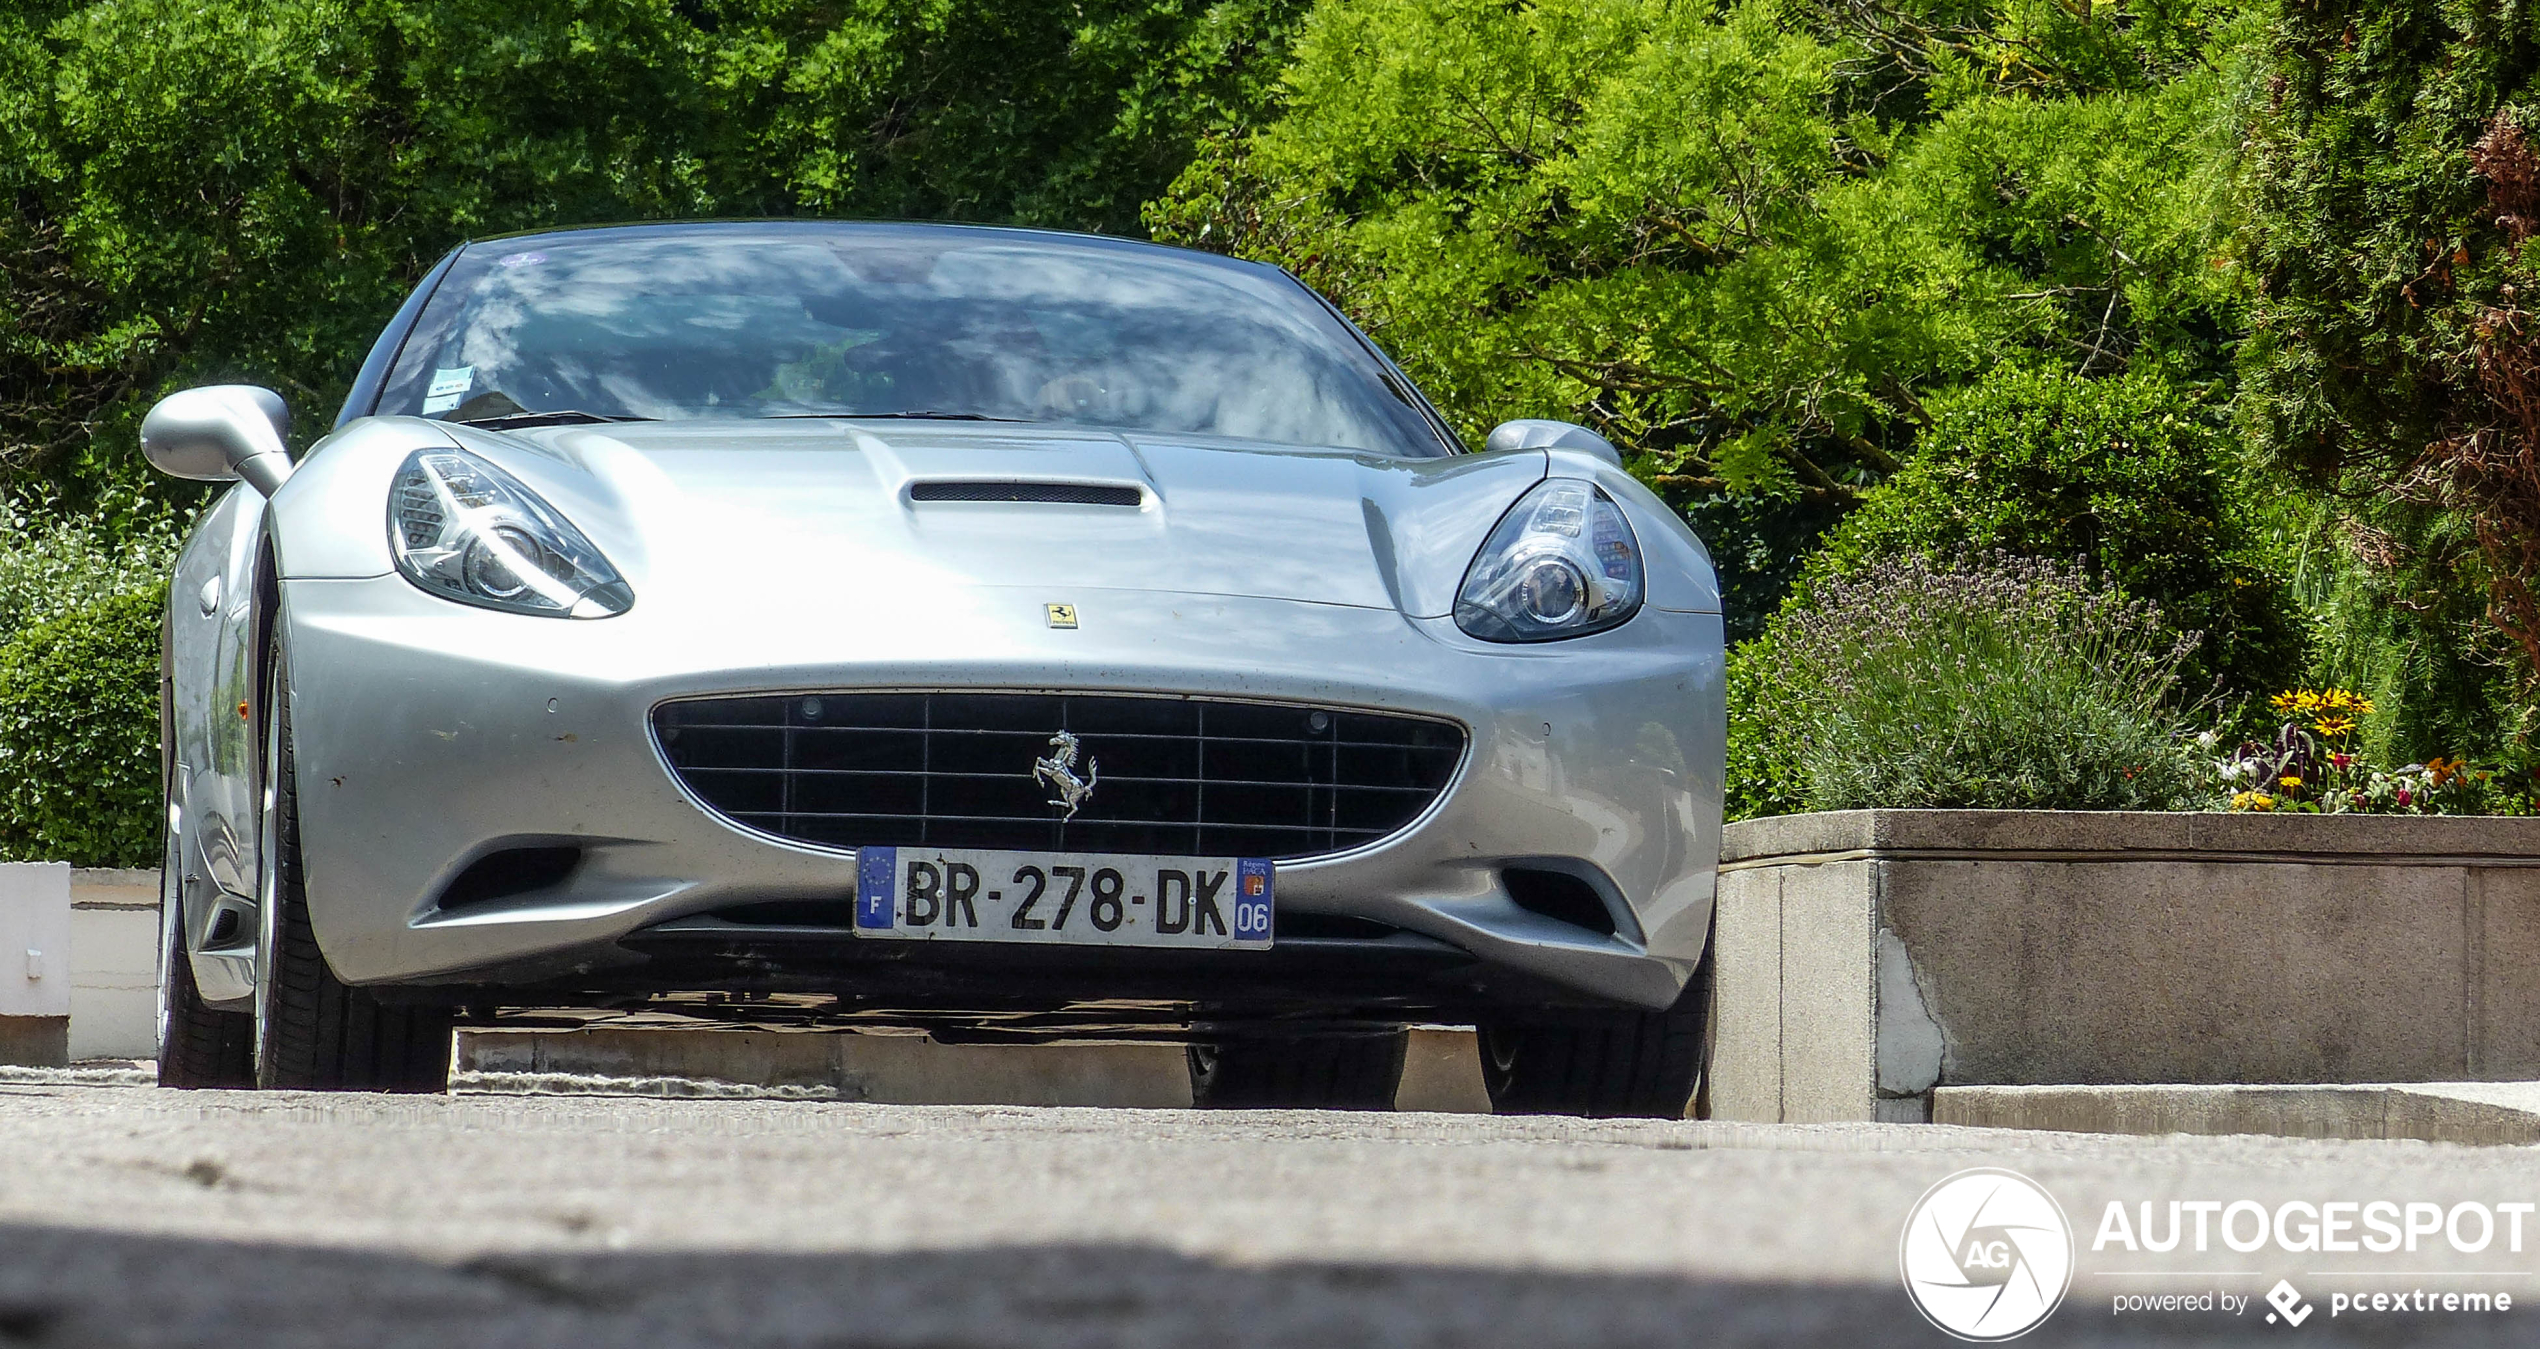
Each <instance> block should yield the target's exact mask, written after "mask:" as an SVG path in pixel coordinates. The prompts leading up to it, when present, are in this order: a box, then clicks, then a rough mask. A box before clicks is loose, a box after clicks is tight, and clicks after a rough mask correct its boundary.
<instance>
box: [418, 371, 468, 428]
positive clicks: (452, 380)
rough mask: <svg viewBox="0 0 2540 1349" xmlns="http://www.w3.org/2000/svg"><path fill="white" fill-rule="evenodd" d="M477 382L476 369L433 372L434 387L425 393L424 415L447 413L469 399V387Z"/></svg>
mask: <svg viewBox="0 0 2540 1349" xmlns="http://www.w3.org/2000/svg"><path fill="white" fill-rule="evenodd" d="M475 382H476V367H475V366H472V365H462V366H460V367H459V368H458V369H456V370H435V371H433V372H432V387H431V388H429V389H427V390H425V391H424V395H423V415H424V416H427V417H429V416H431V415H432V414H433V413H436V412H447V411H449V410H450V409H452V408H454V407H457V406H458V405H459V400H460V399H462V398H465V397H467V390H468V386H469V385H471V384H474V383H475Z"/></svg>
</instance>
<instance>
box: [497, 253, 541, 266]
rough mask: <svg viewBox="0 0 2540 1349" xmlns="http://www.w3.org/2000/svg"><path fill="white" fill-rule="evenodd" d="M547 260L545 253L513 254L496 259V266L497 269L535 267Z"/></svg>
mask: <svg viewBox="0 0 2540 1349" xmlns="http://www.w3.org/2000/svg"><path fill="white" fill-rule="evenodd" d="M546 260H547V255H546V254H544V253H511V254H507V255H505V256H503V257H499V258H496V259H494V265H495V266H497V267H535V266H537V265H538V264H539V263H542V262H545V261H546Z"/></svg>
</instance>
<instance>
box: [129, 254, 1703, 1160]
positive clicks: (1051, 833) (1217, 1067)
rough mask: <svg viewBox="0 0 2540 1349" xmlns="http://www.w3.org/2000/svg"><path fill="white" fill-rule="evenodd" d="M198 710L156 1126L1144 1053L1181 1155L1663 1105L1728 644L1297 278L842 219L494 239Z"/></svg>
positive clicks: (1549, 467) (1698, 1044) (1589, 445)
mask: <svg viewBox="0 0 2540 1349" xmlns="http://www.w3.org/2000/svg"><path fill="white" fill-rule="evenodd" d="M286 430H287V426H286V418H285V414H284V409H283V405H282V402H281V400H280V399H278V398H276V397H275V396H274V395H273V394H271V393H268V392H266V391H264V390H261V389H253V388H246V387H242V386H218V387H211V388H200V389H193V390H189V391H187V392H184V393H180V394H177V395H175V396H173V397H170V398H168V399H167V400H165V401H164V402H162V403H161V404H160V405H159V406H158V407H157V408H156V409H154V410H153V411H152V412H151V414H150V417H149V419H148V421H147V423H146V424H145V426H144V428H143V432H142V439H143V444H144V448H145V449H146V451H147V453H148V455H149V458H150V461H151V462H152V463H153V464H155V465H156V466H157V467H158V468H160V469H161V470H163V471H165V472H168V473H171V474H175V475H177V476H180V477H186V478H196V479H205V480H211V481H227V482H234V484H235V485H234V486H233V487H231V488H230V489H229V491H228V492H227V494H226V495H224V496H222V497H220V498H219V499H218V501H217V503H216V504H215V505H213V506H212V507H211V508H210V509H209V510H207V511H206V512H205V513H204V515H203V516H202V518H201V522H200V524H199V525H198V526H197V528H196V529H195V531H194V533H193V536H192V538H191V540H190V541H189V542H188V543H187V545H186V547H185V549H184V552H183V555H182V557H181V559H180V560H179V562H178V564H177V573H176V577H175V583H174V587H173V591H172V598H171V600H170V603H169V612H168V616H167V630H166V638H165V643H164V651H165V655H164V657H163V675H162V679H163V698H162V702H163V707H164V709H165V711H164V715H163V721H164V723H165V724H164V727H163V732H164V736H163V738H164V743H165V759H166V770H167V771H166V782H167V864H166V871H165V875H166V878H167V879H166V887H167V889H166V902H165V905H164V910H165V915H166V917H165V945H164V953H165V958H164V962H163V966H164V973H163V976H162V979H161V984H162V1009H163V1012H162V1018H163V1029H162V1040H163V1049H162V1053H161V1057H160V1069H159V1071H160V1076H161V1080H162V1081H163V1082H165V1083H167V1084H170V1085H176V1086H247V1085H255V1086H265V1087H302V1088H321V1089H326V1088H356V1089H374V1090H439V1089H441V1088H442V1087H443V1086H444V1085H445V1084H446V1082H447V1081H448V1076H449V1068H450V1060H451V1029H452V1027H453V1026H454V1025H466V1024H485V1023H488V1022H491V1021H495V1020H497V1019H507V1020H512V1021H520V1020H523V1019H527V1018H534V1017H538V1016H551V1015H553V1014H554V1013H555V1012H556V1011H557V1010H558V1009H575V1010H577V1011H578V1012H581V1013H585V1014H587V1013H589V1012H591V1011H599V1012H602V1013H606V1012H609V1011H617V1012H645V1013H653V1014H669V1015H676V1016H685V1017H692V1018H698V1019H703V1020H710V1021H721V1022H726V1023H741V1024H756V1025H779V1026H801V1027H830V1028H854V1027H859V1026H877V1027H894V1028H900V1029H902V1030H905V1029H907V1028H911V1027H914V1028H922V1029H924V1030H926V1031H928V1032H930V1033H931V1034H933V1035H934V1036H936V1037H937V1038H938V1039H942V1040H948V1041H949V1040H971V1041H990V1040H996V1041H1009V1042H1045V1041H1050V1040H1059V1039H1085V1038H1106V1037H1107V1038H1123V1039H1146V1040H1154V1039H1167V1040H1174V1041H1179V1042H1182V1043H1184V1044H1187V1045H1188V1046H1189V1059H1190V1065H1191V1077H1192V1089H1193V1094H1194V1097H1195V1099H1196V1100H1197V1101H1198V1102H1199V1103H1201V1104H1203V1105H1299V1106H1317V1105H1319V1106H1333V1107H1362V1108H1384V1107H1386V1106H1388V1105H1389V1104H1390V1103H1391V1101H1392V1098H1393V1093H1394V1089H1395V1084H1396V1082H1397V1080H1398V1078H1399V1076H1400V1074H1401V1068H1402V1061H1403V1053H1404V1045H1405V1040H1406V1036H1405V1029H1404V1028H1405V1027H1406V1026H1407V1025H1410V1024H1414V1023H1421V1022H1447V1023H1453V1024H1462V1025H1474V1026H1477V1027H1478V1028H1479V1031H1480V1034H1479V1037H1478V1039H1479V1042H1480V1044H1481V1057H1482V1064H1481V1068H1482V1074H1483V1077H1484V1079H1485V1081H1486V1082H1487V1084H1488V1086H1489V1089H1490V1092H1491V1096H1492V1099H1493V1101H1494V1103H1495V1105H1496V1106H1497V1108H1499V1109H1501V1110H1507V1111H1557V1112H1579V1113H1589V1114H1657V1115H1667V1116H1675V1115H1681V1114H1682V1113H1684V1111H1685V1110H1686V1108H1687V1106H1688V1104H1689V1102H1690V1099H1691V1097H1692V1096H1693V1094H1694V1091H1695V1089H1696V1086H1697V1083H1698V1080H1699V1077H1700V1073H1701V1065H1702V1060H1703V1046H1704V1042H1705V1039H1706V1037H1705V1035H1704V1024H1703V1023H1704V1018H1705V1015H1706V1012H1707V1010H1708V1004H1709V983H1710V979H1709V960H1708V947H1709V933H1710V927H1711V907H1712V881H1713V871H1714V867H1715V864H1716V861H1717V857H1718V844H1719V821H1720V788H1721V771H1722V754H1723V735H1724V715H1723V706H1722V692H1721V628H1720V612H1719V608H1720V606H1719V594H1718V588H1717V585H1716V583H1715V581H1714V578H1713V573H1712V569H1711V565H1710V562H1709V559H1708V557H1707V556H1706V554H1705V553H1704V551H1703V548H1702V545H1701V544H1700V543H1699V542H1698V541H1696V539H1695V538H1694V535H1693V534H1692V532H1691V531H1690V530H1688V529H1687V528H1686V525H1685V523H1684V521H1683V520H1682V519H1681V518H1680V517H1679V516H1678V515H1677V514H1676V513H1675V512H1673V511H1671V510H1669V509H1668V508H1667V507H1666V506H1665V505H1663V504H1662V503H1661V502H1660V501H1659V500H1658V499H1657V498H1656V497H1654V496H1652V495H1651V494H1650V493H1649V492H1648V491H1647V490H1645V489H1644V488H1643V487H1642V486H1641V485H1640V484H1639V483H1637V482H1635V481H1634V480H1633V479H1632V477H1631V476H1630V475H1629V474H1627V473H1625V472H1624V471H1623V469H1622V467H1621V465H1620V462H1619V460H1618V459H1617V457H1616V455H1615V452H1614V450H1613V449H1612V447H1611V446H1609V445H1608V444H1607V443H1606V442H1605V441H1603V440H1602V439H1600V438H1598V437H1597V436H1595V435H1593V434H1592V433H1590V432H1588V431H1586V430H1583V429H1581V428H1579V427H1575V426H1569V425H1565V424H1563V423H1559V422H1544V421H1522V422H1510V423H1508V424H1506V425H1503V426H1501V427H1500V428H1498V429H1497V430H1495V431H1493V432H1492V433H1491V435H1490V437H1489V442H1488V445H1487V447H1486V448H1485V449H1483V450H1482V451H1481V452H1479V453H1468V452H1466V450H1465V447H1463V446H1462V445H1460V444H1459V443H1458V441H1457V438H1456V435H1455V433H1454V432H1453V431H1452V430H1451V429H1450V428H1449V427H1448V425H1447V424H1446V422H1445V421H1444V420H1443V419H1441V418H1440V417H1439V415H1438V413H1437V412H1436V411H1435V410H1434V409H1433V408H1432V407H1431V406H1430V405H1429V404H1428V403H1427V402H1426V401H1425V400H1424V399H1423V398H1422V397H1421V395H1420V393H1419V391H1418V390H1416V389H1414V388H1413V387H1412V384H1411V381H1410V380H1409V379H1408V378H1406V377H1405V376H1404V374H1403V372H1402V371H1401V370H1400V369H1399V368H1397V367H1396V366H1395V365H1394V364H1393V363H1392V362H1391V361H1390V360H1388V359H1387V358H1386V357H1385V355H1384V354H1383V353H1382V352H1380V351H1378V350H1377V349H1376V348H1375V346H1374V345H1373V344H1371V343H1370V342H1369V341H1368V340H1367V339H1366V338H1365V337H1364V336H1363V335H1361V334H1360V333H1359V332H1358V331H1357V330H1356V329H1354V328H1353V327H1352V326H1351V325H1350V324H1349V323H1348V322H1347V321H1346V320H1345V319H1343V318H1342V317H1341V315H1340V314H1339V313H1338V311H1336V310H1335V309H1333V308H1332V306H1331V305H1329V304H1328V303H1326V302H1325V301H1324V300H1323V299H1322V298H1321V297H1319V296H1317V295H1316V294H1315V293H1314V292H1312V291H1311V290H1309V289H1307V288H1306V287H1304V286H1303V285H1300V284H1299V283H1298V282H1297V281H1296V280H1294V279H1293V278H1291V277H1290V276H1288V275H1287V274H1285V273H1283V272H1281V271H1279V270H1277V269H1275V268H1271V267H1266V266H1262V265H1258V264H1254V263H1248V262H1240V261H1234V260H1230V259H1227V258H1222V257H1215V256H1211V255H1207V254H1203V253H1196V252H1188V251H1183V250H1179V249H1172V248H1163V247H1157V246H1153V245H1147V244H1139V243H1128V242H1122V241H1119V240H1113V239H1105V238H1095V237H1085V236H1076V235H1066V234H1054V233H1041V232H1034V231H1024V230H1011V229H986V228H967V227H956V226H941V225H900V224H847V223H830V222H778V223H707V224H666V225H643V226H628V227H615V228H602V229H587V230H574V231H560V232H552V233H545V234H537V235H526V236H515V237H510V238H504V239H496V240H489V241H483V242H475V243H470V244H468V245H466V246H464V247H462V248H460V249H458V250H457V251H456V252H454V253H452V254H450V255H449V257H447V258H446V259H444V260H443V261H442V262H441V263H440V265H439V266H438V267H437V268H435V269H434V271H433V272H432V273H431V275H429V276H428V277H426V278H425V280H424V281H423V283H422V285H421V286H419V287H418V288H417V289H416V290H415V292H414V294H413V295H412V297H411V298H409V299H408V300H407V301H406V303H405V305H404V307H403V308H402V309H401V310H400V311H399V312H398V313H397V315H396V317H395V318H394V319H393V320H392V321H391V322H390V323H389V324H388V327H387V329H386V331H385V332H384V333H382V334H381V336H380V338H379V341H378V344H377V345H376V347H374V348H373V350H372V352H371V354H370V357H369V360H368V361H367V363H365V364H364V366H363V367H362V370H361V374H360V376H359V379H358V380H357V381H356V383H355V384H354V386H353V389H352V394H351V397H350V398H349V399H348V400H347V401H346V402H345V405H344V408H343V411H342V413H341V414H340V415H339V416H338V417H337V419H336V422H335V427H334V430H333V432H332V434H330V435H328V436H326V437H325V438H324V439H321V440H319V441H318V442H317V443H316V444H315V445H314V446H312V447H311V448H310V449H309V450H308V451H307V453H306V454H305V455H304V456H302V457H300V458H299V459H298V460H297V461H295V460H294V459H293V458H292V456H291V453H290V451H289V448H288V442H287V439H286Z"/></svg>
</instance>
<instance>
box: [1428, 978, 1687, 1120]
mask: <svg viewBox="0 0 2540 1349" xmlns="http://www.w3.org/2000/svg"><path fill="white" fill-rule="evenodd" d="M1710 1015H1711V953H1710V952H1709V951H1708V950H1705V951H1704V952H1703V953H1702V963H1701V964H1699V965H1697V966H1695V967H1694V971H1693V978H1692V979H1691V980H1689V981H1687V983H1686V984H1685V989H1684V993H1683V995H1682V996H1680V997H1678V998H1677V999H1676V1005H1675V1006H1673V1007H1670V1008H1668V1009H1667V1010H1665V1011H1663V1012H1587V1011H1581V1012H1560V1013H1554V1012H1546V1013H1540V1014H1536V1015H1533V1016H1524V1017H1506V1018H1499V1019H1495V1020H1492V1021H1486V1022H1484V1023H1482V1024H1481V1025H1480V1026H1479V1027H1477V1028H1476V1029H1477V1030H1478V1031H1479V1032H1480V1033H1479V1035H1477V1036H1476V1037H1475V1038H1476V1039H1477V1040H1479V1042H1480V1046H1481V1055H1482V1085H1483V1086H1484V1087H1486V1088H1488V1089H1489V1091H1490V1104H1491V1113H1493V1114H1497V1115H1586V1116H1589V1117H1591V1118H1599V1119H1616V1118H1629V1117H1650V1118H1657V1119H1683V1118H1684V1117H1685V1115H1686V1112H1687V1110H1688V1109H1689V1108H1690V1107H1691V1106H1692V1104H1693V1099H1694V1092H1695V1090H1696V1089H1697V1088H1698V1087H1700V1086H1701V1085H1702V1073H1703V1065H1704V1054H1703V1050H1704V1046H1705V1044H1706V1043H1707V1042H1708V1040H1709V1024H1708V1023H1709V1019H1710Z"/></svg>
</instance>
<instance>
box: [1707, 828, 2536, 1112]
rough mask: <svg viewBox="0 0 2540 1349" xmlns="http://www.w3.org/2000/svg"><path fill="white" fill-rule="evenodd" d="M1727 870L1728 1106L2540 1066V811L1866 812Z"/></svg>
mask: <svg viewBox="0 0 2540 1349" xmlns="http://www.w3.org/2000/svg"><path fill="white" fill-rule="evenodd" d="M1721 856H1722V862H1721V872H1720V907H1719V935H1718V939H1717V940H1718V953H1719V954H1718V973H1719V985H1718V988H1719V991H1718V1011H1717V1021H1718V1025H1717V1040H1716V1042H1715V1046H1714V1049H1713V1062H1712V1078H1711V1083H1712V1085H1711V1108H1712V1114H1713V1115H1714V1116H1715V1117H1716V1118H1720V1119H1744V1120H1791V1121H1803V1120H1866V1119H1885V1120H1921V1119H1927V1118H1929V1101H1930V1092H1931V1090H1932V1088H1934V1087H1935V1086H1956V1085H1978V1084H1982V1085H1997V1084H2040V1083H2122V1082H2159V1083H2210V1082H2424V1081H2462V1080H2504V1079H2529V1078H2540V819H2477V818H2472V819H2439V818H2419V817H2394V816H2316V815H2220V814H2201V815H2200V814H2181V815H2165V814H2129V813H2106V814H2095V813H2081V812H2060V811H1917V810H1899V811H1889V810H1877V811H1847V812H1841V813H1831V814H1821V815H1791V816H1782V817H1777V818H1772V819H1763V820H1748V821H1743V822H1740V823H1737V824H1733V825H1730V826H1729V827H1728V829H1727V830H1726V831H1725V834H1724V836H1723V838H1722V848H1721Z"/></svg>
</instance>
